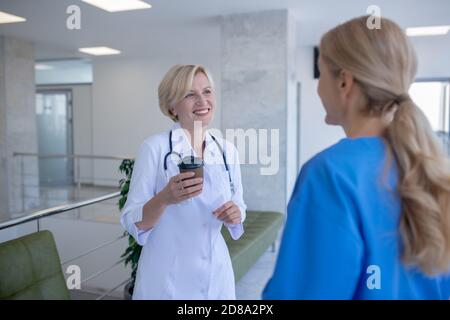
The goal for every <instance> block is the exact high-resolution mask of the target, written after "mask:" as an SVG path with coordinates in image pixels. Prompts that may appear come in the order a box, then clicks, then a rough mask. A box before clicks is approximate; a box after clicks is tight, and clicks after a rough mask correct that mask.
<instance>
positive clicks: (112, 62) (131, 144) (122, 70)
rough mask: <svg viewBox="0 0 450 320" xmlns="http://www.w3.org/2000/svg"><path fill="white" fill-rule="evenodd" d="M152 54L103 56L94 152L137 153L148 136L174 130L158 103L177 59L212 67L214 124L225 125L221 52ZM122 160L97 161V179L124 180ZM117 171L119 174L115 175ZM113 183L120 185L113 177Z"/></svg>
mask: <svg viewBox="0 0 450 320" xmlns="http://www.w3.org/2000/svg"><path fill="white" fill-rule="evenodd" d="M214 50H216V51H217V53H214V52H213V53H212V54H210V55H205V56H204V57H199V56H195V57H188V56H180V57H179V58H165V57H154V58H152V59H140V60H125V59H105V60H101V59H98V60H96V61H94V65H93V74H94V83H93V89H92V95H93V153H94V154H96V155H111V156H131V157H134V156H136V152H137V150H138V148H139V146H140V144H141V143H142V141H143V140H144V139H145V138H146V137H148V136H150V135H152V134H155V133H159V132H161V131H165V130H168V129H169V128H170V127H171V126H172V124H173V122H172V121H171V120H170V119H169V118H167V117H165V116H164V115H163V114H162V113H161V111H160V109H159V104H158V95H157V90H158V85H159V82H160V81H161V79H162V77H163V76H164V74H165V73H166V72H167V71H168V70H169V68H170V67H171V66H172V65H174V64H177V63H191V64H195V63H198V64H203V65H205V66H206V67H207V68H208V69H210V71H211V73H212V76H213V79H214V82H215V86H216V93H217V100H218V104H219V110H218V111H217V112H216V115H215V120H214V122H213V124H212V126H213V127H216V128H220V127H221V125H220V123H221V116H220V55H219V47H218V46H217V48H215V49H214ZM117 166H118V163H114V164H113V163H111V162H106V161H100V160H99V161H96V162H95V164H94V173H95V178H96V181H95V183H96V184H99V185H111V181H110V180H106V179H108V178H113V179H115V180H117V181H118V179H119V178H120V175H119V173H118V169H117ZM113 173H116V174H115V175H113V176H112V177H111V175H112V174H113ZM112 185H117V183H116V182H113V183H112Z"/></svg>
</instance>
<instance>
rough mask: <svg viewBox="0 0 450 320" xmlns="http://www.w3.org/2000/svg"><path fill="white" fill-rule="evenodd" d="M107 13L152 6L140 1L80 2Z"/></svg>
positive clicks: (97, 0)
mask: <svg viewBox="0 0 450 320" xmlns="http://www.w3.org/2000/svg"><path fill="white" fill-rule="evenodd" d="M82 1H83V2H86V3H88V4H90V5H93V6H96V7H98V8H100V9H103V10H106V11H108V12H118V11H128V10H138V9H150V8H151V7H152V6H151V5H150V4H148V3H146V2H144V1H141V0H82Z"/></svg>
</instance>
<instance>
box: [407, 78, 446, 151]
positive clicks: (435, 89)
mask: <svg viewBox="0 0 450 320" xmlns="http://www.w3.org/2000/svg"><path fill="white" fill-rule="evenodd" d="M409 94H410V95H411V98H412V99H413V100H414V101H415V102H416V103H417V105H418V106H419V108H421V109H422V111H423V112H424V113H425V115H426V116H427V118H428V120H429V121H430V123H431V126H432V128H433V130H434V131H435V132H436V133H437V135H438V137H439V138H440V139H441V141H442V144H443V146H444V149H445V150H446V151H447V153H448V154H450V79H449V80H444V81H438V80H437V81H418V82H416V83H414V84H413V85H412V86H411V90H410V91H409Z"/></svg>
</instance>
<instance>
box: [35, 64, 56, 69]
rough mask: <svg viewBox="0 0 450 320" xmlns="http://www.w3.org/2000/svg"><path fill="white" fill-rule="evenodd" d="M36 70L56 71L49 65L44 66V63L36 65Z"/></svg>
mask: <svg viewBox="0 0 450 320" xmlns="http://www.w3.org/2000/svg"><path fill="white" fill-rule="evenodd" d="M34 68H35V69H36V70H51V69H55V68H54V67H53V66H50V65H48V64H43V63H36V64H35V65H34Z"/></svg>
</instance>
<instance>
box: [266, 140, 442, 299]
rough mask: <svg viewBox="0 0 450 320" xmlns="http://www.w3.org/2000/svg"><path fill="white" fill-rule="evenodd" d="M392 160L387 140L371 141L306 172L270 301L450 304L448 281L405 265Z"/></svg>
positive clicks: (351, 145)
mask: <svg viewBox="0 0 450 320" xmlns="http://www.w3.org/2000/svg"><path fill="white" fill-rule="evenodd" d="M387 159H388V156H387V149H386V145H385V143H384V141H383V139H382V138H379V137H367V138H357V139H343V140H341V141H340V142H339V143H337V144H336V145H334V146H332V147H330V148H328V149H326V150H325V151H323V152H321V153H319V154H318V155H316V156H315V157H314V158H313V159H311V160H310V161H309V162H307V163H306V164H305V165H304V166H303V168H302V170H301V172H300V175H299V177H298V179H297V182H296V185H295V188H294V192H293V194H292V197H291V200H290V201H289V205H288V214H287V221H286V225H285V229H284V233H283V238H282V242H281V246H280V250H279V255H278V260H277V263H276V266H275V271H274V274H273V276H272V278H271V280H270V281H269V282H268V284H267V286H266V288H265V289H264V292H263V298H264V299H449V298H450V277H449V276H448V275H441V276H436V277H428V276H426V275H425V274H423V273H422V272H421V271H420V270H418V268H416V267H411V266H409V267H408V266H405V265H404V264H403V263H402V261H401V252H402V250H401V237H400V234H399V219H400V215H401V205H400V200H399V196H398V194H397V193H396V188H395V187H396V185H397V179H398V171H397V168H396V165H395V161H388V160H387ZM389 163H390V165H389Z"/></svg>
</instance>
